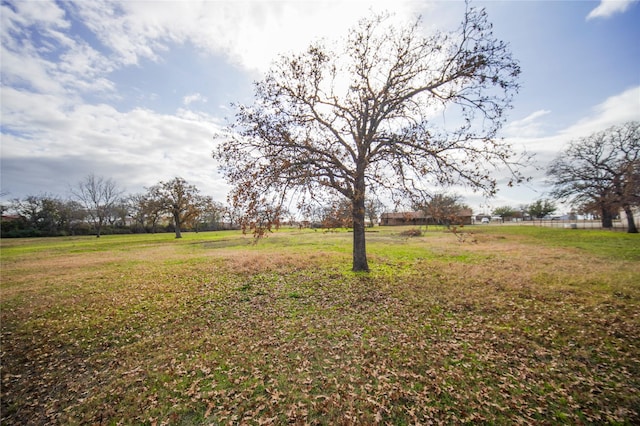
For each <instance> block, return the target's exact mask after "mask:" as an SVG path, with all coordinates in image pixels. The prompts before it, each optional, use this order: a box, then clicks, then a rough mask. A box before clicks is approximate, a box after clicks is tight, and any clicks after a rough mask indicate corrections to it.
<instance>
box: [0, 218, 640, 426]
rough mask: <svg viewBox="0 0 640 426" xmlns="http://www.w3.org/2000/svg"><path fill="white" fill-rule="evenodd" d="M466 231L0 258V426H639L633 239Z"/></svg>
mask: <svg viewBox="0 0 640 426" xmlns="http://www.w3.org/2000/svg"><path fill="white" fill-rule="evenodd" d="M466 229H467V228H465V230H466ZM468 229H471V231H472V232H473V233H474V234H473V235H465V236H464V238H458V237H456V235H454V234H452V233H450V232H445V231H442V230H431V229H430V230H429V231H428V232H426V233H425V234H424V235H423V236H420V237H411V238H409V237H404V236H402V235H400V231H401V230H402V229H401V228H375V231H377V232H371V233H369V234H368V235H367V238H368V240H367V243H368V252H369V258H370V266H371V268H372V272H371V273H369V274H354V273H352V272H350V270H349V269H350V266H351V234H350V233H348V232H346V231H343V232H336V233H323V232H321V231H317V232H314V231H311V230H302V231H298V230H286V231H279V232H277V233H274V234H271V235H270V236H269V238H267V239H266V240H263V241H260V242H259V243H258V244H257V245H252V244H251V242H252V240H251V238H250V237H248V236H242V235H241V234H240V233H238V232H218V233H200V234H184V238H183V239H181V240H175V239H174V238H173V235H171V234H158V235H127V236H104V237H102V238H100V239H96V238H91V237H81V238H73V237H69V238H52V239H27V240H7V239H5V240H2V241H1V262H2V263H1V266H2V280H1V293H0V295H1V300H0V301H1V306H0V308H1V311H0V312H1V331H2V350H1V354H2V359H1V363H2V364H1V373H2V375H1V383H2V407H1V408H2V411H1V416H2V421H1V423H2V424H6V425H13V424H16V425H17V424H21V425H22V424H150V425H155V424H158V425H159V424H214V425H215V424H256V425H257V424H338V425H339V424H344V425H351V424H376V423H379V424H394V425H402V424H418V423H420V424H430V423H434V424H451V423H455V424H458V423H483V422H484V423H491V424H512V423H531V424H541V423H542V424H564V423H566V424H580V423H583V424H591V423H598V424H602V423H610V424H640V266H639V265H640V237H639V236H638V235H629V234H624V233H617V232H610V231H594V230H570V229H569V230H567V229H548V228H536V227H516V226H509V227H506V226H505V227H491V226H484V227H482V226H475V227H470V228H468ZM465 232H466V231H465ZM461 240H464V241H463V242H461Z"/></svg>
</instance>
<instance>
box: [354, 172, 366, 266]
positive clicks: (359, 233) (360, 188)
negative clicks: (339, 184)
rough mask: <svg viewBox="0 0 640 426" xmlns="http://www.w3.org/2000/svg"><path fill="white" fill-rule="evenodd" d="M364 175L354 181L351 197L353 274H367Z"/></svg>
mask: <svg viewBox="0 0 640 426" xmlns="http://www.w3.org/2000/svg"><path fill="white" fill-rule="evenodd" d="M364 191H365V182H364V173H363V174H362V178H361V179H356V185H355V191H354V192H355V194H354V197H353V200H352V202H353V268H352V270H353V271H354V272H368V271H369V264H368V262H367V246H366V242H365V224H364V217H365V216H364V212H365V207H364V204H365V203H364Z"/></svg>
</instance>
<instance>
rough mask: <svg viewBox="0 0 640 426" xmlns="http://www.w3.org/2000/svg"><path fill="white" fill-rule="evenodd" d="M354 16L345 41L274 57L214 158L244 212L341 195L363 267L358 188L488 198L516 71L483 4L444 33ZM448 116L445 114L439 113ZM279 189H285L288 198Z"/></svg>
mask: <svg viewBox="0 0 640 426" xmlns="http://www.w3.org/2000/svg"><path fill="white" fill-rule="evenodd" d="M420 23H421V22H420V20H417V21H416V22H415V23H414V24H413V25H408V26H403V27H399V28H398V27H394V26H392V25H391V24H389V19H388V16H384V15H378V16H373V17H371V18H368V19H364V20H362V21H360V22H359V24H358V25H357V26H356V27H355V28H354V29H352V30H351V32H350V35H349V36H348V38H347V39H346V41H345V43H344V48H343V49H342V50H339V51H332V49H331V48H329V47H328V46H327V45H325V44H323V43H322V42H317V43H314V44H312V45H311V46H310V47H309V48H308V49H307V50H306V51H305V52H303V53H301V54H297V55H291V56H282V57H281V58H280V59H279V61H277V62H276V63H275V64H274V65H273V67H272V68H271V70H270V71H269V72H268V73H267V75H266V77H265V78H264V79H263V80H262V81H260V82H257V83H256V86H255V97H256V100H255V103H254V104H253V105H251V106H246V105H240V106H238V112H237V114H236V123H235V124H234V125H233V126H231V127H230V129H229V132H227V133H226V134H224V135H221V136H220V139H223V140H222V143H221V144H220V145H219V146H218V148H217V149H216V151H214V158H216V159H218V160H219V161H220V164H221V170H222V172H223V173H224V175H225V177H226V178H227V180H228V181H229V182H230V183H231V184H233V186H234V189H233V190H232V192H231V194H230V200H231V202H233V203H234V204H236V205H242V206H243V207H244V208H245V212H246V214H248V215H252V214H256V213H257V212H260V211H263V209H264V206H269V208H270V211H272V212H274V213H276V214H277V212H278V208H279V207H280V206H282V205H283V204H284V203H286V202H290V201H291V199H293V197H295V198H296V199H297V202H298V203H299V204H304V203H306V202H308V201H309V200H311V199H313V200H317V199H318V198H322V197H327V198H331V197H332V196H335V195H339V196H342V197H345V198H346V199H347V200H348V201H349V202H350V203H351V204H352V212H353V213H352V214H353V230H354V232H353V268H352V269H353V270H354V271H368V270H369V265H368V262H367V256H366V244H365V200H366V195H367V188H369V189H371V188H372V187H375V188H376V190H380V191H386V192H387V193H388V194H390V196H391V197H392V199H394V200H399V199H401V198H404V199H406V197H416V196H417V197H418V198H423V196H424V194H422V193H423V192H425V190H426V189H427V188H428V187H429V185H430V184H431V185H433V184H437V185H449V184H464V185H467V186H469V187H471V188H473V189H474V190H479V191H482V192H484V193H485V194H486V195H493V194H494V193H495V191H496V179H495V177H494V171H495V168H496V167H499V166H505V165H507V166H508V167H509V169H510V170H511V171H512V177H513V180H514V181H518V180H519V179H520V176H519V175H517V172H516V171H515V167H514V166H515V163H516V162H515V161H514V160H513V159H514V157H515V155H514V151H513V150H512V148H511V147H510V146H509V145H507V144H506V143H504V142H503V141H501V140H498V139H496V137H495V136H496V132H497V130H498V129H499V128H500V127H501V126H502V124H503V121H504V117H503V116H504V112H505V110H506V109H508V108H509V106H510V103H511V99H512V96H513V94H514V93H515V92H516V91H517V89H518V84H517V77H518V75H519V73H520V69H519V66H518V64H517V62H516V61H515V60H514V59H513V58H512V56H511V53H510V52H509V49H508V46H507V45H506V43H504V42H502V41H499V40H497V39H496V38H494V36H493V34H492V31H491V24H490V23H489V22H488V20H487V16H486V13H485V11H484V10H478V9H476V8H471V7H467V9H466V10H465V14H464V18H463V21H462V24H461V26H460V27H459V29H458V30H457V31H454V32H452V33H446V34H445V33H437V34H434V35H432V36H430V37H428V38H425V37H424V36H423V35H421V25H420ZM445 116H446V117H447V119H446V120H445V119H444V117H445ZM288 197H289V198H288Z"/></svg>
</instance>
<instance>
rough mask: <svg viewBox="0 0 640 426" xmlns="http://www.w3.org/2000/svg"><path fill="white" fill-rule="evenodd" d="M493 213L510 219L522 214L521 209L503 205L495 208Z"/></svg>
mask: <svg viewBox="0 0 640 426" xmlns="http://www.w3.org/2000/svg"><path fill="white" fill-rule="evenodd" d="M491 214H492V215H494V216H500V217H501V218H502V219H509V218H512V217H518V216H520V211H518V210H516V209H514V208H513V207H511V206H502V207H496V208H495V209H493V211H492V212H491Z"/></svg>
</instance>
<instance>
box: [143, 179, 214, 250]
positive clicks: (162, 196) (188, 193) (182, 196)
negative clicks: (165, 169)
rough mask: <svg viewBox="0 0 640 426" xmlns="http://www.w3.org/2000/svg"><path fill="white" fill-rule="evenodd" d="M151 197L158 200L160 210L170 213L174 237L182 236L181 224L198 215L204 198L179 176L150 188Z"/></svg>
mask: <svg viewBox="0 0 640 426" xmlns="http://www.w3.org/2000/svg"><path fill="white" fill-rule="evenodd" d="M150 195H151V198H152V199H155V200H156V201H158V202H160V205H161V206H162V210H163V211H165V212H167V213H168V214H170V215H171V217H172V219H173V223H174V226H175V232H176V238H182V229H181V228H182V226H183V225H186V224H189V223H192V221H193V219H195V218H197V217H198V216H199V215H200V212H201V211H202V210H203V208H204V203H205V202H206V199H205V198H204V197H203V196H201V195H200V191H199V190H198V189H197V188H196V187H195V186H194V185H190V184H188V183H187V181H186V180H184V179H183V178H181V177H176V178H174V179H172V180H170V181H168V182H160V183H159V184H158V185H156V186H154V187H152V188H151V194H150Z"/></svg>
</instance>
